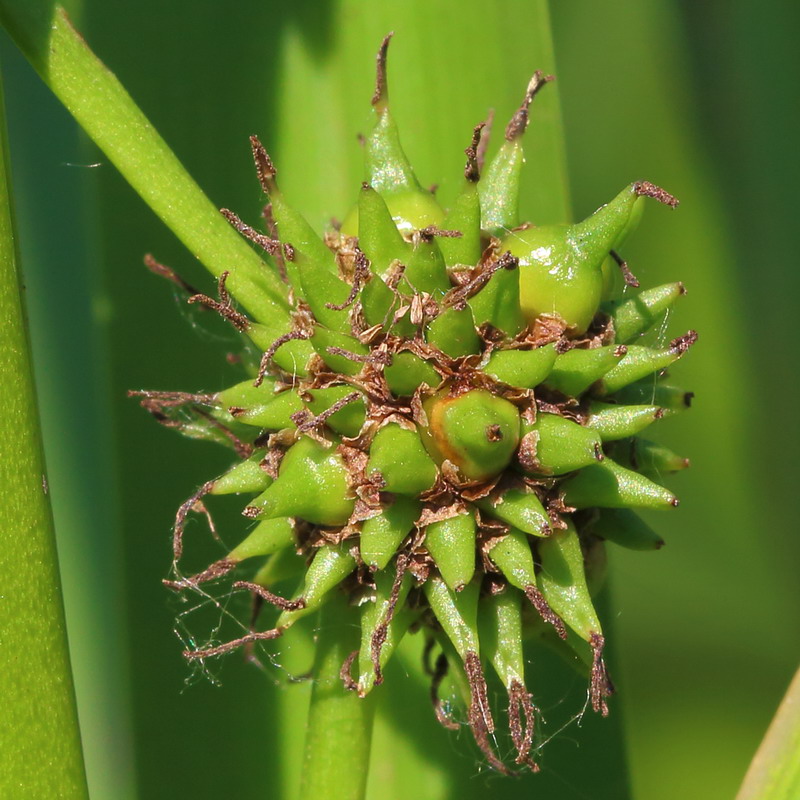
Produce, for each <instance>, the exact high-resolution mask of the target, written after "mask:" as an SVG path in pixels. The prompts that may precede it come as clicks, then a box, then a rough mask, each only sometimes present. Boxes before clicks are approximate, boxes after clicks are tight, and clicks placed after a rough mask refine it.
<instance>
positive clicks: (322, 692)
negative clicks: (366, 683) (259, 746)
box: [298, 596, 375, 800]
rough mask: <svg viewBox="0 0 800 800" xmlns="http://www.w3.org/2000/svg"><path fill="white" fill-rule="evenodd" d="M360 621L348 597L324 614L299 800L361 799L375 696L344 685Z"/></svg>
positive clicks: (329, 605)
mask: <svg viewBox="0 0 800 800" xmlns="http://www.w3.org/2000/svg"><path fill="white" fill-rule="evenodd" d="M358 644H359V642H358V624H357V617H356V615H355V614H354V612H353V609H351V608H349V607H348V606H347V603H346V601H345V598H344V597H343V596H341V597H340V596H336V597H333V598H331V599H330V600H329V601H328V603H327V605H326V606H325V608H324V609H323V611H322V612H321V614H320V625H319V636H318V639H317V649H316V656H315V662H314V688H313V690H312V692H311V705H310V707H309V713H308V729H307V731H306V744H305V756H304V759H303V771H302V777H301V779H300V793H299V795H298V797H299V798H301V799H305V798H311V799H312V800H361V798H363V797H364V791H365V789H366V785H367V771H368V767H369V753H370V743H371V740H372V723H373V719H374V716H375V699H374V698H375V695H374V693H372V694H370V695H368V696H367V697H366V698H364V699H362V698H359V697H358V695H357V694H356V693H355V692H351V691H347V690H346V689H345V688H344V686H343V685H342V680H341V677H340V671H341V668H342V664H343V663H344V660H345V659H346V658H347V656H348V654H349V653H351V652H352V651H353V650H355V649H357V648H358Z"/></svg>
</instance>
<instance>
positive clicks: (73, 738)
mask: <svg viewBox="0 0 800 800" xmlns="http://www.w3.org/2000/svg"><path fill="white" fill-rule="evenodd" d="M0 149H2V158H0V329H1V330H2V331H3V346H2V348H0V405H2V408H3V415H2V416H1V417H0V486H2V488H3V500H2V503H0V586H2V596H0V697H2V698H3V709H2V714H0V753H2V761H1V762H0V763H1V764H2V766H1V767H0V796H2V797H60V798H70V799H71V798H84V797H87V796H88V795H87V789H86V778H85V775H84V768H83V756H82V754H81V741H80V733H79V731H78V720H77V711H76V708H75V697H74V691H73V686H72V673H71V670H70V664H69V653H68V650H67V638H66V626H65V622H64V608H63V605H62V601H61V585H60V580H59V575H58V560H57V556H56V545H55V535H54V530H53V518H52V514H51V510H50V500H49V497H48V492H47V481H46V478H45V469H44V459H43V457H42V443H41V436H40V433H39V420H38V414H37V406H36V394H35V391H34V386H33V374H32V371H31V364H30V357H29V345H28V339H27V334H26V327H25V315H24V311H23V305H22V297H21V292H20V282H19V272H18V263H17V261H18V260H17V254H16V240H15V236H14V226H13V214H12V209H11V190H10V183H9V175H8V158H7V148H6V134H5V112H4V109H3V101H2V90H1V89H0Z"/></svg>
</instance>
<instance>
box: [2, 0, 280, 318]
mask: <svg viewBox="0 0 800 800" xmlns="http://www.w3.org/2000/svg"><path fill="white" fill-rule="evenodd" d="M0 22H1V23H2V24H3V26H4V27H5V28H6V29H7V30H8V32H9V33H10V34H11V36H12V37H13V38H14V41H15V42H16V43H17V45H18V46H19V48H20V49H21V50H22V51H23V52H24V53H25V55H26V56H27V57H28V59H29V60H30V62H31V63H32V64H33V66H34V67H35V68H36V70H37V72H38V73H39V75H40V76H41V77H42V79H43V80H44V81H45V83H46V84H47V85H48V86H49V87H50V89H51V90H52V91H53V93H54V94H55V95H56V97H58V99H59V100H60V101H61V102H62V103H63V104H64V105H65V106H66V107H67V109H68V110H69V111H70V112H71V113H72V114H73V116H74V117H75V119H76V120H77V121H78V122H79V123H80V125H81V126H82V127H83V129H84V130H85V131H86V133H88V134H89V136H90V137H91V138H92V139H93V140H94V141H95V142H96V143H97V145H98V146H99V147H100V148H101V150H103V152H104V153H105V154H106V155H107V156H108V158H109V159H110V160H111V161H112V162H113V163H114V165H115V166H116V167H117V169H118V170H119V171H120V172H121V173H122V175H123V176H124V177H125V178H126V180H128V181H129V183H130V184H131V186H132V187H133V188H134V189H135V190H136V191H137V192H138V194H139V195H140V196H141V197H142V199H143V200H144V201H145V202H146V203H147V204H148V205H149V206H150V207H151V208H152V209H153V211H155V213H156V214H157V215H158V216H159V217H161V219H162V220H163V221H164V222H165V223H166V224H167V226H168V227H169V228H170V229H171V230H172V231H173V232H174V233H175V235H176V236H177V237H178V238H179V239H180V240H181V241H182V242H183V243H184V244H185V245H186V247H187V248H188V249H189V250H190V251H191V252H192V253H193V254H194V255H195V256H196V257H197V258H198V259H199V260H200V261H201V262H202V263H203V265H204V266H205V267H206V268H207V269H208V270H209V271H210V272H211V273H212V274H214V275H216V276H220V275H221V274H222V273H223V272H224V271H226V270H231V275H230V276H229V278H228V282H227V288H228V290H229V291H230V293H231V294H232V295H233V296H234V297H235V298H237V299H238V300H239V301H240V302H241V303H243V304H244V305H245V307H247V308H248V310H249V311H250V312H251V313H252V314H253V315H254V316H255V317H256V318H257V319H258V320H259V321H261V322H263V323H265V324H274V325H275V326H276V329H277V328H278V327H279V325H280V324H281V323H283V324H284V325H285V323H286V321H287V317H286V313H287V312H286V309H287V305H286V300H285V297H286V292H285V289H284V286H283V284H282V283H281V281H280V278H279V277H278V275H277V273H275V272H274V271H273V270H271V269H270V268H269V267H267V265H266V264H265V263H264V262H263V261H262V260H261V258H259V256H258V255H257V254H256V253H255V251H254V250H252V249H251V248H250V247H249V246H248V245H247V244H246V242H245V241H244V240H243V239H242V238H241V237H240V236H239V234H238V233H236V232H235V231H234V230H233V228H231V226H230V225H229V224H228V223H227V222H226V221H225V219H224V218H223V217H222V216H221V215H220V214H219V213H218V211H217V209H216V208H215V207H214V206H213V204H212V203H211V201H210V200H209V199H208V198H207V197H206V196H205V194H204V193H203V191H202V190H201V189H200V187H199V186H198V185H197V184H196V183H195V181H194V180H193V179H192V178H191V177H190V176H189V174H188V173H187V172H186V170H185V169H184V168H183V166H182V165H181V163H180V162H179V161H178V159H177V158H176V156H175V154H174V153H173V152H172V151H171V150H170V149H169V147H168V146H167V144H166V142H164V140H163V139H162V138H161V137H160V136H159V134H158V133H157V131H156V130H155V128H153V126H152V125H151V124H150V122H149V121H148V120H147V118H146V117H145V116H144V114H143V113H142V112H141V111H140V110H139V108H138V107H137V105H136V103H134V101H133V99H132V98H131V96H130V95H129V94H128V93H127V92H126V91H125V89H124V87H123V86H122V84H121V83H120V82H119V81H118V80H117V78H116V77H115V76H114V75H113V74H112V73H111V72H110V71H109V70H108V69H107V68H106V67H105V66H104V65H103V63H102V62H101V61H100V60H99V59H98V58H97V57H96V56H95V55H94V53H93V52H92V51H91V50H90V49H89V47H88V45H87V44H86V42H85V40H84V39H83V37H82V36H81V35H80V34H79V33H78V32H77V31H76V30H75V29H74V28H73V27H72V24H71V23H70V21H69V18H68V17H67V15H66V12H65V11H64V9H63V8H61V7H60V6H58V5H55V4H53V3H51V2H42V0H39V1H38V2H34V1H33V0H1V1H0ZM232 265H235V269H233V266H232Z"/></svg>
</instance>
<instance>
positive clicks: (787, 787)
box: [736, 669, 800, 800]
mask: <svg viewBox="0 0 800 800" xmlns="http://www.w3.org/2000/svg"><path fill="white" fill-rule="evenodd" d="M798 796H800V669H799V670H798V671H797V672H796V673H795V676H794V679H793V680H792V683H791V684H790V686H789V689H788V690H787V692H786V695H785V696H784V698H783V700H782V701H781V704H780V706H779V707H778V711H777V712H776V714H775V717H774V718H773V720H772V723H771V724H770V726H769V729H768V730H767V733H766V734H765V736H764V739H763V741H762V742H761V745H760V746H759V748H758V751H757V752H756V754H755V756H754V758H753V761H752V762H751V763H750V768H749V769H748V770H747V775H745V777H744V782H743V783H742V788H741V789H740V790H739V794H737V795H736V800H792V798H796V797H798Z"/></svg>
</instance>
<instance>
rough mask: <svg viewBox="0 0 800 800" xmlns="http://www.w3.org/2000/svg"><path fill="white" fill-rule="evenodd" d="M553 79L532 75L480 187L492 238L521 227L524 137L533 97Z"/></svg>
mask: <svg viewBox="0 0 800 800" xmlns="http://www.w3.org/2000/svg"><path fill="white" fill-rule="evenodd" d="M551 80H553V76H552V75H545V74H544V73H542V72H541V71H539V70H537V71H536V72H534V73H533V77H532V78H531V79H530V82H529V83H528V88H527V89H526V90H525V98H524V99H523V101H522V105H520V107H519V108H518V109H517V111H516V112H515V113H514V116H513V117H511V121H510V122H509V123H508V125H507V126H506V131H505V141H504V142H503V144H502V146H501V147H500V150H499V152H498V153H497V155H496V156H495V157H494V159H493V160H492V162H491V163H490V164H489V167H488V168H487V170H486V175H485V176H484V178H483V181H482V183H481V185H480V187H479V188H480V195H481V211H482V226H483V228H484V230H486V231H488V232H489V233H490V234H491V235H492V236H500V235H502V234H504V233H505V232H507V231H509V230H511V229H512V228H516V227H517V225H519V183H520V176H521V174H522V164H523V161H524V154H523V151H522V136H523V134H524V133H525V131H526V130H527V128H528V120H529V109H530V105H531V103H532V102H533V98H534V97H536V95H537V94H538V93H539V91H540V90H541V89H542V88H543V87H544V86H545V85H546V84H547V83H548V82H549V81H551Z"/></svg>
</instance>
